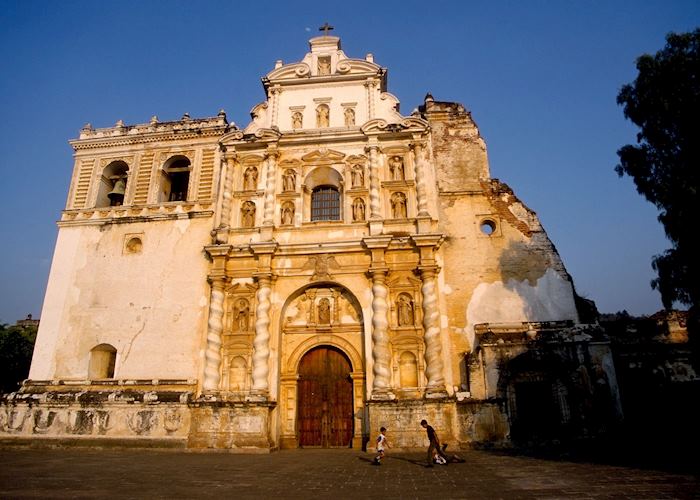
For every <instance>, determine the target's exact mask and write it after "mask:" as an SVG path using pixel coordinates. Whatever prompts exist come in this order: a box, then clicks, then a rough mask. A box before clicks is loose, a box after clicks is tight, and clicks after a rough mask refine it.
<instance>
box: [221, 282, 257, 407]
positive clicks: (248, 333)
mask: <svg viewBox="0 0 700 500" xmlns="http://www.w3.org/2000/svg"><path fill="white" fill-rule="evenodd" d="M256 290H257V287H255V286H254V285H252V284H249V283H235V284H232V285H231V286H230V287H228V288H227V289H226V301H225V304H226V305H225V309H224V335H223V339H222V341H223V342H222V346H221V351H222V352H221V354H222V356H221V375H222V376H221V390H222V391H223V393H224V394H225V395H226V398H227V399H230V400H243V399H244V398H245V396H246V394H247V393H248V392H249V391H250V384H251V373H252V358H253V337H254V335H255V292H256Z"/></svg>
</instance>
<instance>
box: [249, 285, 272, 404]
mask: <svg viewBox="0 0 700 500" xmlns="http://www.w3.org/2000/svg"><path fill="white" fill-rule="evenodd" d="M257 280H258V291H257V293H256V296H255V298H256V300H257V304H258V305H257V308H256V309H255V339H253V387H252V392H253V394H254V395H257V396H260V397H263V398H266V397H267V394H268V391H269V384H268V380H267V379H268V374H269V371H270V368H269V358H270V305H271V303H270V294H271V292H272V290H271V287H270V284H271V282H272V279H271V277H270V276H269V275H263V276H258V277H257Z"/></svg>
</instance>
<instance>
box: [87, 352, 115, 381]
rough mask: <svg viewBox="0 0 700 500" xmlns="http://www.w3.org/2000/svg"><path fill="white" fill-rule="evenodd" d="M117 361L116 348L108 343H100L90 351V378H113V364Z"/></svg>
mask: <svg viewBox="0 0 700 500" xmlns="http://www.w3.org/2000/svg"><path fill="white" fill-rule="evenodd" d="M116 361H117V350H116V349H115V348H114V347H113V346H111V345H109V344H100V345H98V346H96V347H93V348H92V350H91V351H90V366H89V367H88V378H89V379H90V380H95V379H102V378H114V366H115V364H116Z"/></svg>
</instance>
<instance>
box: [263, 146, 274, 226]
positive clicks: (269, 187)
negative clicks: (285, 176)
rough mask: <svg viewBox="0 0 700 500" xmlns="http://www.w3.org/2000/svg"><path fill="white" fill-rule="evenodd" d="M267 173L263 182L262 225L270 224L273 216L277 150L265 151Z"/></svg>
mask: <svg viewBox="0 0 700 500" xmlns="http://www.w3.org/2000/svg"><path fill="white" fill-rule="evenodd" d="M266 156H267V173H266V176H267V177H266V183H265V208H264V211H263V226H272V225H273V220H274V216H275V183H276V177H277V175H276V171H277V152H274V151H273V152H268V153H267V155H266Z"/></svg>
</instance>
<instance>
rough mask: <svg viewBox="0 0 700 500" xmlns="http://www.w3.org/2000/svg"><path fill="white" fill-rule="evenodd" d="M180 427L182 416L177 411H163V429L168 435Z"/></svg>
mask: <svg viewBox="0 0 700 500" xmlns="http://www.w3.org/2000/svg"><path fill="white" fill-rule="evenodd" d="M181 426H182V416H181V415H180V412H179V411H178V410H174V409H170V410H165V412H164V413H163V428H164V429H165V431H166V432H167V433H168V434H172V433H173V432H175V431H177V430H178V429H179V428H180V427H181Z"/></svg>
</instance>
